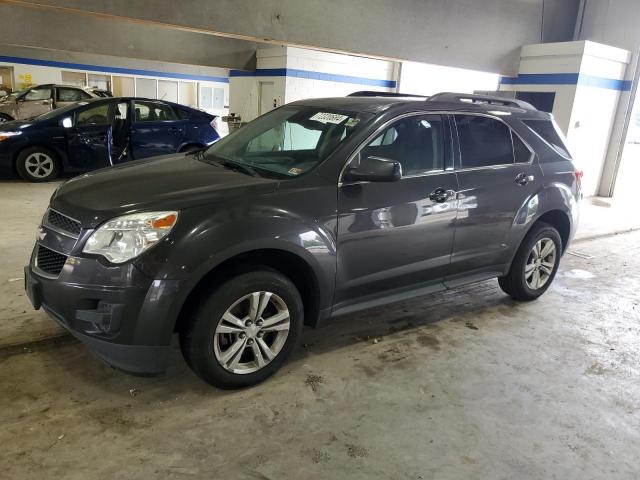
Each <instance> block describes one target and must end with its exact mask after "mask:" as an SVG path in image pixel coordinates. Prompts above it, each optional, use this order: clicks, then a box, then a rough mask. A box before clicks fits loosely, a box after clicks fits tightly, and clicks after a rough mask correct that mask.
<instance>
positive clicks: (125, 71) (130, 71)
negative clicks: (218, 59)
mask: <svg viewBox="0 0 640 480" xmlns="http://www.w3.org/2000/svg"><path fill="white" fill-rule="evenodd" d="M0 62H5V63H19V64H23V65H39V66H41V67H57V68H72V69H74V70H87V71H90V72H106V73H117V74H119V75H147V76H150V77H161V78H173V79H181V80H199V81H202V82H218V83H229V78H228V77H212V76H209V75H190V74H186V73H168V72H159V71H156V70H141V69H136V68H122V67H106V66H102V65H87V64H84V63H69V62H58V61H54V60H39V59H36V58H22V57H6V56H2V55H0Z"/></svg>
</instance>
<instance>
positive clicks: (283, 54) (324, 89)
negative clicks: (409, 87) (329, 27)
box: [229, 47, 396, 121]
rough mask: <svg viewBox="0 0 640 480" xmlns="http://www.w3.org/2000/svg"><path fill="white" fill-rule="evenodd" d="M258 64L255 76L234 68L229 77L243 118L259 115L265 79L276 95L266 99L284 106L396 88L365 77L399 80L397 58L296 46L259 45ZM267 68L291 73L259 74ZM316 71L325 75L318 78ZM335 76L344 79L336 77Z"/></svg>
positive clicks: (235, 106) (234, 105)
mask: <svg viewBox="0 0 640 480" xmlns="http://www.w3.org/2000/svg"><path fill="white" fill-rule="evenodd" d="M257 68H258V69H257V72H256V73H254V74H253V75H255V76H234V74H233V72H232V73H231V77H230V79H229V102H230V103H229V111H230V112H232V113H236V114H238V115H240V116H241V117H242V120H243V121H250V120H253V119H254V118H256V117H257V116H258V115H259V110H260V83H261V82H273V84H274V88H273V95H272V97H273V98H271V99H268V102H266V101H265V102H264V103H269V104H271V105H273V103H274V102H275V105H276V106H280V105H283V104H284V103H290V102H294V101H297V100H302V99H305V98H319V97H340V96H345V95H348V94H350V93H353V92H355V91H359V90H375V91H392V90H393V88H387V87H381V86H373V85H367V84H366V81H362V79H372V80H388V81H394V80H396V65H395V64H394V62H389V61H384V60H376V59H370V58H364V57H357V56H353V55H341V54H336V53H327V52H320V51H316V50H307V49H303V48H295V47H273V48H264V49H259V50H258V51H257ZM265 69H280V70H282V69H287V75H286V76H284V75H278V76H264V75H262V74H260V75H258V73H260V72H261V70H262V71H263V72H262V73H264V70H265ZM315 73H317V74H321V78H325V79H319V78H314V77H317V75H314V74H315ZM335 76H339V78H341V79H342V80H343V81H334V80H333V78H335ZM344 77H351V78H350V81H349V82H346V81H344V80H347V79H345V78H344ZM326 78H329V79H326ZM358 79H359V80H358ZM359 81H361V82H362V83H358V82H359ZM352 82H353V83H352ZM263 113H264V112H263Z"/></svg>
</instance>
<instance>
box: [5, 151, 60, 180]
mask: <svg viewBox="0 0 640 480" xmlns="http://www.w3.org/2000/svg"><path fill="white" fill-rule="evenodd" d="M16 168H17V170H18V173H19V174H20V176H21V177H22V178H24V179H25V180H28V181H30V182H48V181H50V180H54V179H55V178H57V177H58V175H59V174H60V162H59V160H58V157H57V156H56V154H55V153H53V152H52V151H51V150H49V149H47V148H44V147H29V148H25V149H24V150H23V151H22V152H20V154H19V155H18V158H17V160H16Z"/></svg>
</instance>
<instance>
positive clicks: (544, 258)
mask: <svg viewBox="0 0 640 480" xmlns="http://www.w3.org/2000/svg"><path fill="white" fill-rule="evenodd" d="M555 265H556V244H555V243H554V242H553V240H551V239H550V238H541V239H540V240H538V241H537V242H536V243H535V245H534V246H533V248H532V249H531V251H530V252H529V256H528V257H527V263H526V265H525V268H524V279H525V282H526V283H527V286H528V287H529V288H530V289H531V290H538V289H540V288H542V287H544V286H545V285H546V284H547V282H548V281H549V279H550V278H551V275H552V274H553V269H554V268H555Z"/></svg>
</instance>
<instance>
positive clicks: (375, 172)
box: [342, 157, 402, 182]
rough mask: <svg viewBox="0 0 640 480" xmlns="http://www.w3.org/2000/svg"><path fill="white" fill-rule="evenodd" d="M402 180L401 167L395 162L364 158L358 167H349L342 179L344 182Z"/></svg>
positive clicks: (386, 159)
mask: <svg viewBox="0 0 640 480" xmlns="http://www.w3.org/2000/svg"><path fill="white" fill-rule="evenodd" d="M401 178H402V166H401V165H400V163H399V162H396V161H395V160H389V159H388V158H381V157H364V158H361V159H360V162H359V164H358V165H356V166H353V167H349V168H348V169H347V171H346V172H345V173H344V175H343V177H342V179H343V181H345V182H396V181H398V180H400V179H401Z"/></svg>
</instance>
